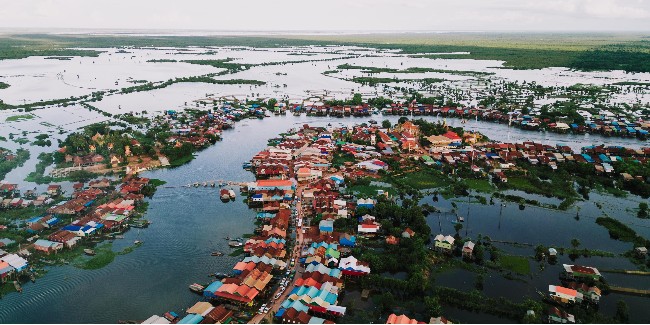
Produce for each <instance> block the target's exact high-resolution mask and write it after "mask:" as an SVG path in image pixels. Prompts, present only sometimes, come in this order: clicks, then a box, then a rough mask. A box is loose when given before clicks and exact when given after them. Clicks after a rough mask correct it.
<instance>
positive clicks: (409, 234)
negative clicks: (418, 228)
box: [402, 227, 415, 238]
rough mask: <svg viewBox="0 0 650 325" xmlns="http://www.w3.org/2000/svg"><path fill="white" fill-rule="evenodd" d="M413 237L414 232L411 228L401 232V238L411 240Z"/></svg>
mask: <svg viewBox="0 0 650 325" xmlns="http://www.w3.org/2000/svg"><path fill="white" fill-rule="evenodd" d="M413 236H415V231H413V230H412V229H411V228H408V227H407V228H406V229H404V231H403V232H402V238H412V237H413Z"/></svg>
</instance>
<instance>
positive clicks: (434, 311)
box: [424, 296, 442, 317]
mask: <svg viewBox="0 0 650 325" xmlns="http://www.w3.org/2000/svg"><path fill="white" fill-rule="evenodd" d="M424 306H425V307H426V309H427V312H428V313H429V317H440V315H442V306H440V300H439V299H438V297H435V296H427V297H424Z"/></svg>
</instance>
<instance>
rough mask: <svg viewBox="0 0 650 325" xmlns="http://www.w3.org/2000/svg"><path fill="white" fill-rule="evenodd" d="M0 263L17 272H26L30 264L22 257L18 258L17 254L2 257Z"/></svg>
mask: <svg viewBox="0 0 650 325" xmlns="http://www.w3.org/2000/svg"><path fill="white" fill-rule="evenodd" d="M0 262H6V263H7V264H9V265H10V266H11V267H13V268H14V269H15V270H16V272H22V271H25V270H26V269H27V267H28V266H29V263H28V262H27V260H25V259H24V258H22V257H20V256H18V255H16V254H9V255H5V256H3V257H0Z"/></svg>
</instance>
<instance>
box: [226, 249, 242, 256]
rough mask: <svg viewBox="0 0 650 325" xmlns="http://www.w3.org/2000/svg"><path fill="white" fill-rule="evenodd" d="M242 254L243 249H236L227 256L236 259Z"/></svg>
mask: <svg viewBox="0 0 650 325" xmlns="http://www.w3.org/2000/svg"><path fill="white" fill-rule="evenodd" d="M243 254H244V249H243V248H236V249H234V250H233V251H232V252H231V253H230V254H228V256H232V257H237V256H240V255H243Z"/></svg>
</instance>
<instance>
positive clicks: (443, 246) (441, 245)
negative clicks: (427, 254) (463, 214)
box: [434, 234, 456, 252]
mask: <svg viewBox="0 0 650 325" xmlns="http://www.w3.org/2000/svg"><path fill="white" fill-rule="evenodd" d="M455 240H456V239H454V237H452V236H450V235H447V236H444V235H442V234H439V235H437V236H436V237H435V238H434V247H435V248H436V249H437V250H440V251H443V252H451V251H452V249H453V247H454V241H455Z"/></svg>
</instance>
